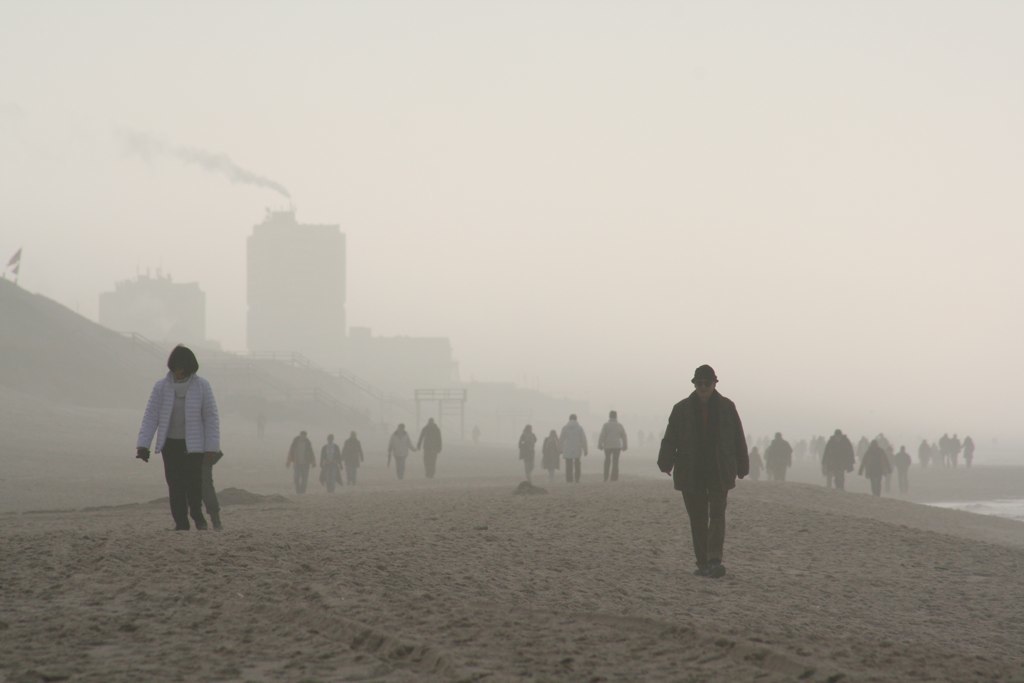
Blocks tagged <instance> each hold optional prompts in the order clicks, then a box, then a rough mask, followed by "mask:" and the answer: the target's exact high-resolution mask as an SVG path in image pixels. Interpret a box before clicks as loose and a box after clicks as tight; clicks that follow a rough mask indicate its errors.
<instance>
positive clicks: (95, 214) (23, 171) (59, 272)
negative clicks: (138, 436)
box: [0, 0, 1024, 446]
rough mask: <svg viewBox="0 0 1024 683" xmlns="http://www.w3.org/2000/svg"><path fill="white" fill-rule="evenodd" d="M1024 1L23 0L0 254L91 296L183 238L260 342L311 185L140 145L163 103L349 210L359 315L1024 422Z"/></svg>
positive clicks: (843, 421) (185, 260)
mask: <svg viewBox="0 0 1024 683" xmlns="http://www.w3.org/2000/svg"><path fill="white" fill-rule="evenodd" d="M1022 28H1024V6H1022V5H1019V4H1014V3H1007V2H985V1H971V2H966V1H965V2H937V1H932V0H929V1H922V2H899V3H864V2H852V1H851V2H819V1H810V0H809V1H807V2H772V3H764V2H756V1H752V2H692V3H683V2H679V3H676V2H648V3H626V2H575V3H573V2H554V3H550V2H543V3H542V2H525V3H518V2H507V3H498V2H483V3H481V2H429V3H419V2H405V3H403V2H388V3H376V2H348V3H313V2H308V3H289V2H261V3H257V2H251V3H249V2H247V3H241V2H237V3H231V2H220V3H171V2H167V3H158V2H149V3H128V2H98V1H97V2H90V3H77V2H47V3H34V2H5V3H3V4H2V5H0V205H2V206H3V207H4V212H3V217H2V219H0V259H2V260H3V262H4V263H6V259H7V258H8V257H9V256H10V254H12V253H13V252H14V251H15V250H16V249H17V248H18V247H22V246H23V247H24V261H23V265H22V278H21V284H22V285H23V286H24V287H25V288H27V289H29V290H31V291H35V292H39V293H42V294H45V295H47V296H50V297H53V298H55V299H57V300H58V301H60V302H62V303H64V304H66V305H68V306H70V307H71V308H72V309H76V310H79V311H80V312H81V313H83V314H84V315H87V316H89V317H92V318H95V317H96V312H97V308H98V295H99V293H100V292H102V291H107V290H110V289H112V287H113V285H114V283H115V282H116V281H118V280H123V279H127V278H131V277H133V276H134V275H135V273H136V272H137V270H138V269H140V268H141V269H143V270H144V269H145V268H147V267H149V268H156V267H162V268H163V269H164V270H165V271H168V272H170V273H171V274H172V275H173V276H174V278H175V280H177V281H198V282H199V283H200V286H201V287H202V288H203V290H204V291H205V292H206V294H207V302H208V323H207V329H208V333H209V335H210V336H211V337H212V338H214V339H217V340H220V341H221V342H222V343H223V344H224V345H225V347H227V348H229V349H242V348H244V343H245V338H244V333H245V238H246V236H247V235H248V234H249V233H250V231H251V228H252V226H253V225H254V224H256V223H258V222H260V221H261V220H262V218H263V213H264V208H265V207H274V208H281V207H283V206H286V205H287V200H285V199H284V198H283V197H282V196H281V194H279V193H278V192H275V191H274V189H273V188H272V187H259V186H257V185H241V184H233V183H232V182H230V180H229V179H228V178H226V177H225V176H224V175H223V174H222V173H220V174H218V173H216V172H210V171H208V170H204V169H203V168H202V167H201V166H197V165H196V164H194V163H193V164H189V163H180V162H175V160H173V159H166V158H154V159H149V160H148V161H147V160H144V159H141V158H140V157H139V155H137V154H126V153H125V150H124V148H123V145H122V144H119V142H118V138H117V131H119V130H126V129H127V130H137V131H146V132H147V134H149V135H152V136H154V138H155V139H159V140H162V141H165V142H166V144H167V145H170V146H172V147H173V148H180V149H186V150H201V151H203V152H204V153H209V154H211V155H214V157H215V158H221V157H222V158H224V159H228V160H230V161H231V162H232V163H233V164H236V165H237V168H240V169H244V170H246V171H248V172H251V173H253V174H255V175H256V176H257V177H260V178H265V179H273V181H272V182H275V183H278V184H280V185H281V187H282V188H283V187H287V188H288V191H289V192H290V193H291V196H292V201H294V203H295V206H296V207H297V209H298V218H299V220H300V221H303V222H311V223H339V224H340V225H341V227H342V230H343V231H344V232H345V233H346V235H347V239H348V254H349V261H348V276H347V281H348V310H347V313H348V321H349V324H350V325H361V326H369V327H371V328H373V330H374V332H375V333H378V334H409V335H431V336H449V337H450V338H451V340H452V343H453V346H454V350H455V354H456V358H457V360H458V361H459V362H460V366H461V371H462V376H463V378H464V379H472V378H476V379H480V380H513V381H516V382H519V383H523V384H526V385H528V386H531V387H539V388H540V389H542V390H545V391H549V392H551V393H554V394H556V395H570V396H574V397H580V398H585V399H588V400H590V401H591V403H592V406H593V408H594V409H595V410H597V411H604V410H606V409H608V408H618V409H619V410H620V411H621V412H624V413H640V412H643V413H649V414H653V415H664V416H666V417H667V414H668V409H669V408H670V406H671V403H672V402H673V401H675V400H678V399H680V398H682V397H683V396H684V395H685V394H686V393H687V392H688V391H689V389H690V386H689V384H688V380H689V378H690V373H691V372H692V370H693V368H694V367H695V366H696V365H699V364H701V363H705V362H707V363H711V364H712V365H714V366H715V368H716V369H717V370H718V374H719V376H720V378H721V384H720V386H719V388H720V390H721V391H722V393H724V394H726V395H727V396H730V397H731V398H733V399H734V400H736V401H737V404H738V405H739V407H740V411H741V415H743V416H744V419H745V421H746V425H745V426H746V427H747V429H748V431H754V432H758V433H761V432H768V431H776V430H782V431H784V432H786V431H790V432H799V433H810V432H827V431H831V429H833V428H835V427H837V426H838V427H843V428H844V429H846V430H848V431H851V432H853V433H855V434H856V433H865V432H867V433H876V432H878V431H888V432H901V433H907V434H923V435H928V436H929V437H930V438H934V437H935V436H937V435H938V434H941V433H942V432H943V431H947V430H948V431H949V432H951V433H952V432H954V431H958V432H959V433H960V435H961V436H963V434H964V433H969V432H970V433H982V434H988V435H997V436H1001V437H1014V436H1019V435H1020V432H1021V430H1020V428H1019V427H1018V420H1017V412H1018V411H1017V410H1016V406H1017V404H1018V403H1019V401H1018V400H1017V395H1018V392H1019V387H1020V386H1021V384H1022V382H1024V363H1022V361H1021V360H1020V357H1019V351H1018V349H1019V348H1021V347H1022V346H1024V323H1022V320H1021V310H1022V303H1024V302H1022V295H1021V292H1022V291H1024V272H1022V269H1021V268H1020V267H1019V265H1018V264H1019V261H1020V259H1021V254H1022V253H1024V237H1022V236H1021V225H1022V218H1024V206H1022V204H1021V202H1020V200H1019V196H1020V190H1019V187H1018V186H1019V184H1020V178H1021V174H1020V171H1021V166H1022V164H1024V139H1022V137H1024V133H1022V128H1021V125H1020V122H1021V121H1022V120H1024V89H1022V87H1021V83H1022V82H1024V79H1022V76H1024V42H1022V41H1021V40H1020V35H1021V33H1022ZM311 318H312V317H311ZM311 321H312V322H313V323H315V318H312V319H311ZM595 427H596V426H595ZM909 445H911V444H908V446H909Z"/></svg>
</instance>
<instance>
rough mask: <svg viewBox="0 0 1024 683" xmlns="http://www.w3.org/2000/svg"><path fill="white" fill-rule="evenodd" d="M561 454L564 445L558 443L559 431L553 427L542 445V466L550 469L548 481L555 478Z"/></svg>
mask: <svg viewBox="0 0 1024 683" xmlns="http://www.w3.org/2000/svg"><path fill="white" fill-rule="evenodd" d="M561 456H562V446H561V445H560V444H559V443H558V432H556V431H555V430H554V429H552V430H551V432H550V433H549V434H548V436H547V438H546V439H544V445H543V446H541V459H540V466H541V467H542V468H543V469H545V470H547V471H548V481H554V480H555V470H557V469H558V459H559V458H560V457H561Z"/></svg>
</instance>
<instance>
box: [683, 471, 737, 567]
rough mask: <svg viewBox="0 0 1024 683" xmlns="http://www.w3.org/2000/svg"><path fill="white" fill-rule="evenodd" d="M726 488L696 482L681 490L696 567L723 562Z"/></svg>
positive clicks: (727, 493)
mask: <svg viewBox="0 0 1024 683" xmlns="http://www.w3.org/2000/svg"><path fill="white" fill-rule="evenodd" d="M728 495H729V492H728V491H723V490H722V489H721V488H720V487H717V486H710V487H709V486H706V485H705V484H703V483H702V482H698V486H697V487H695V488H694V490H692V491H683V503H684V504H685V505H686V514H688V515H689V516H690V531H691V533H692V534H693V553H694V555H696V556H697V566H698V567H704V566H707V564H708V562H711V561H713V560H717V561H718V562H721V561H722V547H723V546H724V545H725V503H726V497H727V496H728Z"/></svg>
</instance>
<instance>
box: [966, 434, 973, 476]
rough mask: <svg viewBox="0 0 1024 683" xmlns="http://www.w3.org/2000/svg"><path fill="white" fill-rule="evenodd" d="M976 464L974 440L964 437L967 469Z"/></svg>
mask: <svg viewBox="0 0 1024 683" xmlns="http://www.w3.org/2000/svg"><path fill="white" fill-rule="evenodd" d="M972 462H974V439H972V438H971V437H969V436H965V437H964V464H965V465H967V469H970V468H971V463H972Z"/></svg>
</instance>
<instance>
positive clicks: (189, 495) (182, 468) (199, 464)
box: [163, 439, 206, 531]
mask: <svg viewBox="0 0 1024 683" xmlns="http://www.w3.org/2000/svg"><path fill="white" fill-rule="evenodd" d="M163 457H164V478H165V479H167V493H168V497H169V498H170V501H171V516H172V517H174V528H175V529H177V530H179V531H187V530H188V528H189V524H188V518H189V515H191V517H192V521H194V522H195V524H196V528H197V529H205V528H206V518H205V517H203V454H202V453H188V452H186V447H185V440H184V439H167V441H166V443H164V449H163Z"/></svg>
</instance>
